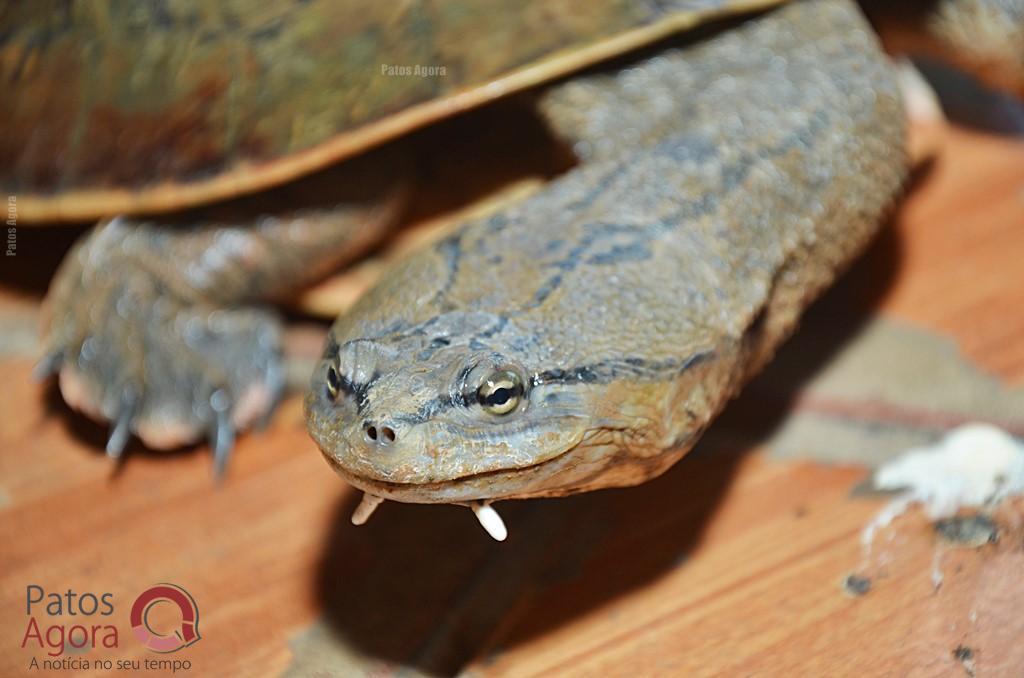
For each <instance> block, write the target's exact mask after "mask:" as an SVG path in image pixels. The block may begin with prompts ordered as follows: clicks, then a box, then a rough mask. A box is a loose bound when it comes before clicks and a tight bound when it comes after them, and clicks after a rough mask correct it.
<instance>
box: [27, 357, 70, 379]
mask: <svg viewBox="0 0 1024 678" xmlns="http://www.w3.org/2000/svg"><path fill="white" fill-rule="evenodd" d="M63 363H64V351H60V350H57V351H50V352H49V353H47V354H46V355H44V356H43V357H42V358H40V359H39V362H37V363H36V364H35V367H33V368H32V380H33V381H35V382H36V383H42V382H44V381H46V380H47V379H49V378H50V377H52V376H53V375H55V374H57V372H59V371H60V366H61V365H62V364H63Z"/></svg>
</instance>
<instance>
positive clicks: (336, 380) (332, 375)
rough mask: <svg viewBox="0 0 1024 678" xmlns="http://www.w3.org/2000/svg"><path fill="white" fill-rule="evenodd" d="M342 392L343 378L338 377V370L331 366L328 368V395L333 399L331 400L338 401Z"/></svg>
mask: <svg viewBox="0 0 1024 678" xmlns="http://www.w3.org/2000/svg"><path fill="white" fill-rule="evenodd" d="M340 390H341V377H340V376H339V375H338V369H337V368H336V367H335V366H334V365H331V366H329V367H328V368H327V395H329V396H330V397H331V400H337V399H338V391H340Z"/></svg>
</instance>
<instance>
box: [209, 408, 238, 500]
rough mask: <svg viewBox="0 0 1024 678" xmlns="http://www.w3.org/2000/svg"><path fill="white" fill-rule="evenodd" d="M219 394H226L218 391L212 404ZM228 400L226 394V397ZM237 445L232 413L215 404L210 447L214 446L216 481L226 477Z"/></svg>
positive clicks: (214, 473)
mask: <svg viewBox="0 0 1024 678" xmlns="http://www.w3.org/2000/svg"><path fill="white" fill-rule="evenodd" d="M218 394H220V395H222V396H223V395H224V392H223V391H217V393H214V395H213V398H211V399H210V400H211V404H213V401H215V400H217V399H218V398H217V396H218ZM224 399H225V400H226V396H225V398H224ZM234 446H235V429H234V427H233V426H232V425H231V415H230V413H229V412H228V409H227V407H224V408H221V409H217V407H216V406H214V418H213V426H212V428H211V431H210V447H212V448H213V478H214V480H216V481H218V482H219V481H221V480H223V479H224V472H225V471H226V470H227V466H228V459H229V458H230V457H231V450H232V448H233V447H234Z"/></svg>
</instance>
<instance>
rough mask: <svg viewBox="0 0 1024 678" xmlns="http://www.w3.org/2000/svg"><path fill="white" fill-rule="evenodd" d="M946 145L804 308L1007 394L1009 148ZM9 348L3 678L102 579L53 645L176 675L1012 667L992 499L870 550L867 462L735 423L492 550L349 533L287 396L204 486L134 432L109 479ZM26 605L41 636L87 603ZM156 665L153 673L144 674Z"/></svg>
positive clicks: (1011, 610) (1007, 587)
mask: <svg viewBox="0 0 1024 678" xmlns="http://www.w3.org/2000/svg"><path fill="white" fill-rule="evenodd" d="M939 140H940V142H941V149H940V154H939V156H938V157H937V159H936V160H935V161H934V162H933V163H932V164H931V166H930V167H928V168H926V169H924V170H922V171H921V172H920V173H919V176H918V177H917V180H916V182H915V185H914V186H913V189H912V193H911V195H910V197H909V199H908V201H907V202H906V203H905V204H904V205H903V207H902V208H901V210H900V212H899V214H898V215H897V217H896V218H895V220H894V225H893V226H892V228H891V229H890V230H889V231H888V232H887V233H886V234H885V235H883V236H882V238H881V239H880V241H879V243H878V244H876V246H875V247H874V248H873V249H872V251H871V252H870V253H869V254H868V256H867V257H866V258H865V259H864V260H863V261H862V262H861V263H859V264H858V265H857V266H856V267H855V269H854V270H853V271H851V272H850V274H849V276H847V278H846V279H845V280H844V282H843V283H842V284H841V285H840V286H839V288H838V289H837V290H836V291H834V292H832V293H830V295H829V296H828V298H826V299H825V300H823V302H822V303H821V304H820V305H819V309H816V310H815V313H818V314H819V315H821V314H822V313H824V314H827V317H828V318H829V319H830V320H829V322H831V323H833V324H837V325H839V326H844V323H846V324H851V325H852V324H857V323H863V322H866V321H870V320H872V319H876V318H878V317H882V318H886V319H889V320H893V321H894V322H901V323H904V324H909V325H911V326H913V327H915V328H917V329H919V330H922V331H924V332H927V333H929V334H931V335H935V336H937V337H947V338H950V339H952V340H953V341H955V342H956V345H957V346H959V348H960V350H961V351H962V352H963V354H964V360H965V361H966V362H968V363H970V364H972V365H975V366H976V367H978V368H979V369H981V370H984V371H987V372H988V373H989V374H991V375H994V376H996V377H997V378H998V380H999V382H1001V386H1000V387H1001V388H1006V389H1017V388H1019V387H1020V386H1021V385H1022V384H1024V311H1022V301H1024V143H1022V142H1021V141H1019V140H1018V141H1013V140H1009V139H1006V138H1002V139H1000V138H997V137H994V136H988V135H986V134H984V133H981V132H977V131H970V130H967V129H950V130H945V131H942V132H941V133H939ZM38 242H39V241H38V240H35V241H32V240H29V241H26V244H23V246H22V249H21V250H20V251H19V258H20V259H19V263H20V265H21V266H22V267H23V268H24V269H25V271H26V272H25V273H24V275H26V276H29V275H30V273H31V272H30V271H29V270H28V269H31V268H32V266H31V264H32V262H33V259H32V257H34V256H38V257H39V261H42V260H43V259H46V261H50V260H51V259H52V256H51V257H47V256H46V255H45V254H44V253H39V254H38V255H36V254H34V253H33V252H32V251H31V250H30V249H29V248H30V247H32V246H33V244H34V243H38ZM26 259H27V262H28V265H26ZM39 265H40V266H43V267H44V268H45V266H50V265H51V264H49V263H47V264H46V265H45V266H44V265H43V264H39ZM6 280H8V281H10V278H9V277H8V278H6ZM2 301H3V304H4V306H5V308H6V310H7V315H6V317H7V318H8V319H9V322H10V323H11V324H10V325H8V327H10V328H12V329H11V336H12V337H13V336H14V334H15V329H17V330H18V331H21V330H22V329H23V326H26V325H28V324H30V323H31V322H33V321H34V318H35V315H34V314H35V307H36V304H37V301H38V289H37V288H36V287H33V286H32V285H25V286H22V287H19V286H17V285H14V286H10V285H8V287H6V288H5V289H4V291H3V297H2ZM16 326H17V327H16ZM18 328H21V329H18ZM7 331H8V330H7V329H5V333H6V332H7ZM808 331H811V330H808ZM822 341H827V340H822ZM5 343H6V344H8V347H7V351H8V353H7V355H8V357H7V358H5V359H4V360H3V361H2V364H0V365H2V369H3V374H4V379H3V381H4V383H5V387H4V388H3V389H2V391H0V408H2V411H3V414H4V416H3V417H2V418H0V675H3V676H14V675H36V674H38V673H39V671H33V670H30V669H29V666H30V662H31V661H32V659H33V658H36V659H38V660H39V661H40V662H41V661H42V660H43V659H44V658H46V656H47V650H48V649H49V648H46V649H40V648H39V646H38V643H35V644H33V641H31V640H30V641H29V643H28V646H27V647H25V648H22V647H21V644H22V640H23V637H24V636H25V633H26V627H27V624H28V623H29V616H28V615H27V614H26V611H25V597H26V587H27V586H29V585H33V584H34V585H38V586H41V587H43V588H44V589H45V591H47V592H66V591H67V590H68V589H71V590H73V591H75V592H77V593H79V594H82V593H86V592H92V593H95V594H97V595H99V594H101V593H106V592H109V593H112V594H113V601H114V607H115V611H114V614H112V615H111V616H110V617H109V618H107V617H92V618H84V619H85V620H86V621H87V623H90V624H91V623H99V624H107V623H110V624H113V625H115V626H116V627H117V628H118V631H119V643H118V645H119V646H118V647H117V648H116V649H104V648H99V649H95V650H90V651H88V652H85V653H81V652H78V653H72V654H70V655H65V656H70V657H74V658H78V659H88V660H90V661H94V660H96V659H98V658H99V659H110V660H112V661H114V662H116V661H117V660H119V659H122V660H123V659H130V660H136V661H143V660H146V659H147V658H148V659H179V660H188V661H189V662H190V663H191V664H190V668H189V669H187V670H184V669H183V670H179V671H178V674H177V675H181V674H184V675H201V676H216V675H225V676H228V675H231V676H234V675H254V676H262V675H277V674H279V673H281V672H291V673H292V674H293V675H351V674H356V675H359V674H370V675H392V674H402V675H409V674H415V673H418V672H424V673H436V674H453V673H458V672H466V673H470V674H477V675H495V676H497V675H551V674H558V673H564V674H579V675H594V676H606V675H628V676H637V675H657V674H660V675H684V676H698V675H773V676H796V675H809V676H865V675H869V676H887V675H892V676H911V675H912V676H964V675H967V676H970V675H975V674H976V675H978V676H1021V675H1024V643H1022V642H1021V640H1022V638H1024V617H1022V615H1021V613H1020V610H1021V608H1022V607H1024V530H1022V525H1024V504H1020V503H1018V504H1016V505H1014V504H1010V505H1006V506H1003V507H1001V508H1000V510H999V511H998V512H997V514H996V516H995V520H996V522H997V524H998V525H999V530H1000V533H999V539H998V541H997V542H996V543H991V544H987V545H984V546H982V547H980V548H954V547H953V546H951V545H944V544H943V543H942V542H940V541H939V540H938V539H937V537H936V536H935V533H934V530H933V528H932V526H931V525H930V524H929V523H928V522H927V521H926V520H925V518H924V517H923V516H922V515H921V514H920V513H916V512H915V513H911V514H910V515H908V516H906V517H904V518H903V519H900V520H898V521H897V522H896V523H895V525H894V526H893V527H892V528H891V529H888V530H884V531H882V532H881V533H880V534H879V535H878V537H877V538H876V539H875V542H874V544H873V546H872V548H871V550H870V552H869V551H867V550H866V549H865V547H864V546H863V545H862V543H861V533H862V530H863V528H864V527H865V525H866V524H867V523H868V522H869V521H870V520H871V519H872V517H873V516H874V515H875V514H876V513H877V512H878V511H879V509H880V508H881V507H882V506H883V505H884V504H885V502H886V501H887V499H886V498H884V497H870V496H860V495H856V494H854V493H853V490H854V488H855V487H856V486H858V484H859V483H860V482H861V481H862V480H863V479H864V478H865V476H866V475H867V473H868V471H867V470H866V469H864V468H862V467H858V466H839V465H830V464H824V463H820V462H814V461H803V460H793V459H780V458H779V457H777V456H775V455H773V454H770V451H769V450H768V446H767V443H766V440H767V438H766V437H765V436H764V435H762V433H761V432H759V431H748V432H747V434H746V435H725V434H723V430H724V428H728V427H730V426H732V427H737V428H738V429H743V427H744V425H745V424H744V421H745V420H744V417H737V416H727V418H726V422H725V423H724V424H723V427H724V428H723V430H719V431H718V432H717V434H713V435H712V436H711V437H710V438H709V439H708V440H706V441H705V443H703V444H702V445H701V446H700V447H699V448H698V450H697V451H696V452H695V453H694V454H693V455H691V457H689V458H687V459H686V460H684V461H683V462H682V463H680V464H678V465H677V466H676V467H675V468H673V469H672V470H671V471H670V472H669V473H667V474H666V475H665V476H663V477H662V478H659V479H657V480H656V481H654V482H651V483H649V484H647V485H645V486H642V487H638V488H633V489H628V490H616V491H607V492H599V493H593V494H589V495H584V496H579V497H573V498H569V499H564V500H543V501H530V502H520V503H508V502H506V503H505V504H499V509H501V512H502V514H503V516H504V518H505V521H506V523H507V525H508V527H509V530H510V537H509V540H508V541H507V542H506V543H504V544H496V543H493V542H491V541H490V539H489V538H488V537H487V536H486V535H485V534H484V532H483V531H482V530H481V529H480V528H479V527H478V526H477V525H476V523H475V521H474V520H473V517H472V515H471V514H470V512H469V511H466V510H465V509H460V508H452V507H429V506H426V507H423V506H405V505H397V504H391V503H389V504H386V505H384V506H383V507H382V508H381V509H380V510H379V512H378V514H377V515H375V516H374V518H373V520H371V521H370V523H369V524H367V525H366V526H363V527H360V528H356V527H353V526H352V525H351V524H350V523H349V520H348V518H349V515H350V513H351V511H352V509H353V507H354V505H355V502H356V497H355V494H354V493H353V492H352V491H351V490H350V489H349V488H347V487H346V486H345V485H344V484H343V483H342V482H341V481H340V480H338V479H337V478H336V477H335V476H334V475H333V474H332V473H331V472H330V470H329V469H328V467H327V465H326V464H325V463H324V462H323V460H322V459H321V458H320V455H319V453H318V452H317V451H316V449H315V448H314V445H313V443H312V442H311V441H310V439H309V437H308V436H307V435H306V433H305V431H304V428H303V425H302V419H301V412H300V405H299V402H298V399H297V398H292V399H290V400H289V401H287V402H286V403H285V405H284V407H283V409H282V411H281V412H280V413H279V416H278V417H277V418H276V419H275V421H274V423H273V424H272V426H271V427H270V428H269V429H268V430H267V431H265V432H263V433H259V434H254V435H250V436H246V437H244V438H243V439H242V440H241V441H240V443H239V445H238V449H237V451H236V455H235V459H234V461H233V465H232V468H231V470H230V474H229V476H228V478H227V480H226V481H225V482H224V483H223V484H222V485H221V486H215V485H214V484H213V483H212V482H211V480H210V460H209V456H208V453H207V450H206V449H205V448H201V449H197V450H189V451H183V452H180V453H174V454H169V455H167V454H164V455H161V454H153V453H146V452H145V451H142V450H139V449H133V450H131V453H132V454H131V456H130V458H129V459H128V461H127V463H126V464H124V466H123V467H122V468H121V469H120V470H119V471H118V472H116V473H113V472H112V469H111V467H110V465H109V464H108V462H107V460H106V458H105V457H104V456H103V454H102V452H101V449H102V442H103V439H104V430H103V429H102V428H100V427H98V426H95V425H93V424H91V423H89V422H86V421H84V420H82V419H81V418H79V417H76V416H73V415H72V414H70V413H69V412H68V411H67V409H66V408H65V407H64V406H62V405H61V404H60V402H59V399H58V398H56V397H55V394H54V393H53V391H52V388H47V387H42V386H39V385H36V384H34V383H32V382H31V380H30V378H29V373H30V369H31V360H30V359H29V358H28V357H27V356H22V355H20V354H19V353H18V351H17V350H16V348H17V347H15V348H11V347H10V344H18V341H16V340H14V339H12V340H10V341H8V342H5ZM22 343H27V344H31V340H30V339H24V340H23V341H22ZM29 348H32V347H31V346H29ZM828 350H831V348H830V346H828V345H827V344H826V351H828ZM921 376H922V378H925V379H927V376H928V375H921ZM799 386H800V384H795V385H794V387H795V388H796V389H797V390H798V391H799ZM936 388H944V386H943V385H942V384H936ZM797 395H799V393H797ZM801 406H802V405H801V401H800V399H799V398H795V399H791V401H790V402H789V403H788V404H787V403H785V402H783V403H781V404H780V403H778V402H775V401H764V400H759V399H757V397H756V396H755V395H749V394H748V395H746V396H744V397H742V398H741V399H740V400H739V401H737V403H736V408H734V411H741V412H742V411H749V410H761V411H764V410H765V409H767V408H774V411H773V412H771V416H772V417H774V418H775V419H777V420H778V421H777V422H776V423H777V424H778V423H779V422H785V421H786V420H787V419H788V418H790V417H794V416H797V415H798V410H799V409H800V407H801ZM872 412H873V411H868V413H867V414H866V415H864V416H865V417H867V418H868V419H869V420H870V418H871V417H872V416H874V415H873V414H872ZM1022 419H1024V413H1021V418H1018V419H1017V420H1016V424H1019V425H1024V421H1022ZM868 423H869V424H870V423H872V422H870V421H868ZM879 426H881V424H879ZM740 432H741V433H742V431H740ZM820 444H821V445H822V446H827V445H828V444H829V441H828V440H821V441H820ZM851 574H853V575H856V576H857V577H860V578H861V579H855V580H853V584H857V583H860V584H861V586H860V587H859V589H858V586H856V585H849V583H848V582H846V579H847V577H848V576H849V575H851ZM940 574H941V584H940V585H936V581H937V580H938V575H940ZM158 582H171V583H175V584H178V585H180V586H182V587H184V588H185V589H187V590H188V591H189V592H190V593H191V595H192V596H193V598H194V599H195V602H196V604H197V607H198V610H199V632H200V634H201V636H202V638H201V640H200V641H199V642H198V643H197V644H195V645H193V646H191V647H189V648H186V649H184V650H181V651H180V652H178V653H175V654H170V655H158V654H153V653H151V652H148V651H147V650H145V649H144V648H143V647H142V646H141V645H140V644H139V643H138V642H137V641H136V640H135V638H133V637H132V635H131V632H130V624H129V618H128V611H129V608H130V607H131V604H132V601H133V600H134V598H135V597H136V596H137V595H138V594H139V593H140V592H141V591H143V590H144V589H146V588H147V587H148V586H150V585H152V584H155V583H158ZM864 588H868V590H866V591H865V590H863V589H864ZM35 613H36V617H38V622H39V623H40V625H41V626H43V627H44V630H45V627H46V626H49V625H52V624H59V623H65V624H67V625H69V626H70V625H71V624H73V623H81V621H82V620H83V617H81V616H77V617H70V616H66V615H65V616H64V617H54V618H50V617H47V616H46V614H45V612H42V611H40V609H39V607H38V606H37V607H36V610H35ZM161 623H163V622H161ZM115 666H116V664H115ZM71 672H72V673H74V675H89V674H92V673H96V671H93V670H88V671H71ZM99 673H111V672H103V671H99ZM112 673H121V674H127V673H129V672H128V671H120V672H119V671H116V670H114V671H112ZM157 674H161V675H163V674H166V675H169V674H170V673H169V672H166V671H148V672H143V675H157ZM47 675H60V674H59V673H50V672H47Z"/></svg>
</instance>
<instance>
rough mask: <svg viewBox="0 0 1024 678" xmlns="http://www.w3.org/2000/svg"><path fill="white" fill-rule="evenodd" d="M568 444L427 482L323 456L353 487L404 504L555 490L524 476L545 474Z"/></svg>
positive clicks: (478, 499)
mask: <svg viewBox="0 0 1024 678" xmlns="http://www.w3.org/2000/svg"><path fill="white" fill-rule="evenodd" d="M571 450H572V448H571V447H570V448H568V449H566V450H563V451H562V452H559V453H558V454H556V455H555V456H553V457H549V458H547V459H544V460H543V461H539V462H537V463H535V464H529V465H526V466H518V467H510V468H505V469H495V470H491V471H481V472H479V473H472V474H469V475H465V476H460V477H458V478H452V479H449V480H436V481H428V482H396V481H388V480H380V479H378V478H372V477H370V476H366V475H363V474H360V473H355V472H353V471H352V469H351V468H349V467H347V466H345V465H344V464H343V463H342V462H341V461H340V460H339V459H337V458H336V457H335V456H334V455H331V454H326V453H325V454H324V458H326V459H327V462H328V463H329V464H330V465H331V468H333V469H334V471H335V473H337V474H338V475H339V476H341V478H342V479H343V480H344V481H345V482H347V483H348V484H350V485H352V486H353V487H355V488H357V489H359V490H362V491H363V492H366V493H367V494H369V495H372V496H375V497H379V498H381V499H389V500H391V501H397V502H402V503H405V504H466V503H473V502H490V501H497V500H499V499H527V498H530V497H538V496H547V495H551V494H557V492H552V491H550V490H547V491H546V490H544V489H540V488H535V487H532V485H533V484H534V483H532V482H530V483H524V482H522V480H523V478H524V477H525V478H528V479H529V480H531V481H536V480H537V479H539V478H542V477H543V476H544V468H545V467H547V466H554V465H556V464H557V463H559V462H560V461H561V460H562V458H563V457H564V456H565V455H567V454H569V453H570V452H571Z"/></svg>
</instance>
